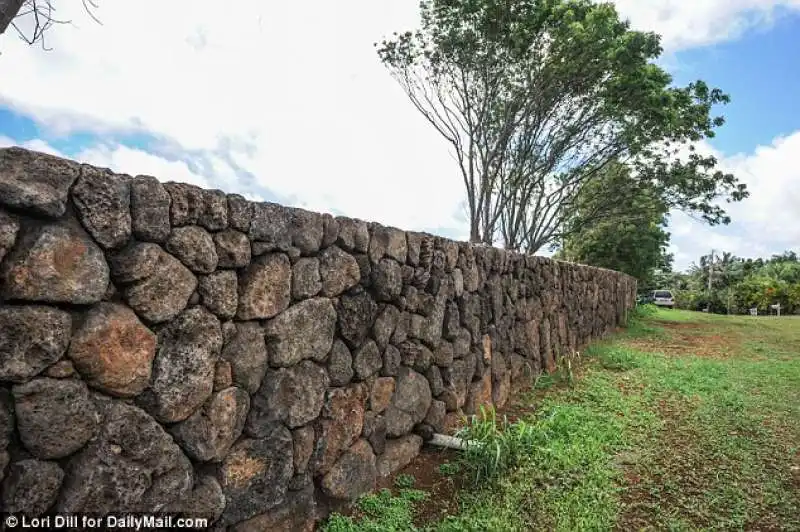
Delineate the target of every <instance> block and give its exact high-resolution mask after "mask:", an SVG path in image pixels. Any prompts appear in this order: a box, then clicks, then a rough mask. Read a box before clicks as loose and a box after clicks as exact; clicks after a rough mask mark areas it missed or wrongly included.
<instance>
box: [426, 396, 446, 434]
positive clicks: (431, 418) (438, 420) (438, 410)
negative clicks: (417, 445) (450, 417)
mask: <svg viewBox="0 0 800 532" xmlns="http://www.w3.org/2000/svg"><path fill="white" fill-rule="evenodd" d="M445 416H447V405H446V404H445V402H444V401H437V400H435V399H434V400H433V401H432V402H431V407H430V408H429V409H428V414H427V415H426V416H425V420H424V421H425V423H427V424H428V425H430V426H431V427H433V430H434V431H436V432H439V433H441V432H443V431H444V420H445Z"/></svg>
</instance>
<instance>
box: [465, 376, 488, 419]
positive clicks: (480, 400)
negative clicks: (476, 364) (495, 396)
mask: <svg viewBox="0 0 800 532" xmlns="http://www.w3.org/2000/svg"><path fill="white" fill-rule="evenodd" d="M492 404H493V403H492V374H491V372H489V371H487V372H486V373H485V374H484V376H483V378H482V379H481V380H479V381H477V382H473V383H472V384H470V385H469V392H468V393H467V402H466V404H465V405H464V412H466V413H467V414H470V415H472V414H478V413H480V410H481V407H482V406H483V407H484V408H491V407H492Z"/></svg>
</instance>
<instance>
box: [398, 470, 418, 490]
mask: <svg viewBox="0 0 800 532" xmlns="http://www.w3.org/2000/svg"><path fill="white" fill-rule="evenodd" d="M416 482H417V479H416V478H414V475H408V474H406V473H403V474H400V475H397V478H395V479H394V485H395V487H397V488H400V489H408V488H413V487H414V484H415V483H416Z"/></svg>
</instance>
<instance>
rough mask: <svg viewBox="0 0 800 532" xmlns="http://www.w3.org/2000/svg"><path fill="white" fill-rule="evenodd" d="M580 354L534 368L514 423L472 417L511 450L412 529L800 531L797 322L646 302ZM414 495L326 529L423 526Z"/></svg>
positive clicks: (387, 500)
mask: <svg viewBox="0 0 800 532" xmlns="http://www.w3.org/2000/svg"><path fill="white" fill-rule="evenodd" d="M580 364H581V367H580V369H577V370H576V368H574V367H570V368H569V369H567V368H565V367H564V366H560V367H559V370H558V371H557V372H556V373H555V374H554V375H552V376H546V377H543V378H541V379H539V381H538V382H537V385H536V389H535V390H533V391H532V392H531V394H530V397H523V398H522V400H521V403H522V404H531V403H536V409H535V412H533V413H530V414H529V415H527V417H525V418H524V419H522V420H521V423H519V424H518V425H514V426H504V425H503V423H495V424H494V425H493V426H488V427H487V426H486V425H485V423H484V425H474V426H473V434H475V431H478V433H479V435H480V434H483V436H484V437H485V438H487V441H490V442H492V445H494V447H492V448H493V449H495V450H497V449H500V452H501V453H502V452H505V453H506V455H507V456H506V458H508V457H509V456H511V458H509V459H508V460H507V462H503V460H501V459H498V458H497V452H495V458H494V462H498V460H499V461H500V462H503V464H502V467H496V468H494V469H496V471H494V472H489V473H487V472H486V471H484V472H483V477H482V482H481V484H480V485H479V487H477V488H474V487H472V488H470V489H465V490H463V491H462V492H461V493H460V508H459V511H458V513H457V515H453V516H449V517H447V518H445V519H444V520H442V521H439V522H436V523H427V524H426V526H425V527H419V529H420V530H426V531H431V532H450V531H453V532H455V531H483V530H490V531H494V530H498V531H501V530H502V531H516V530H519V531H527V530H564V531H566V530H570V531H571V530H613V529H617V530H798V531H800V320H798V319H797V318H794V317H782V318H773V317H757V318H754V317H749V316H742V317H728V316H715V315H707V314H703V313H692V312H685V311H675V310H673V311H667V310H657V311H655V310H652V309H648V308H641V309H637V311H636V312H635V313H634V314H633V316H632V319H631V322H630V323H629V326H628V328H627V329H626V330H625V331H624V332H622V333H620V334H618V335H617V336H616V337H614V338H612V339H611V340H609V341H604V342H599V343H596V344H594V345H592V346H590V347H589V348H588V349H586V350H585V351H584V352H583V353H582V358H581V361H580ZM480 431H483V432H482V433H480ZM506 434H507V435H506ZM520 434H524V437H522V436H519V435H520ZM498 441H500V442H502V445H499V444H497V442H498ZM509 441H512V443H514V442H515V443H514V445H510V444H509V443H508V442H509ZM519 441H522V443H519ZM508 449H511V450H508ZM476 457H477V455H476ZM483 459H484V460H487V457H483ZM482 463H489V466H485V467H484V469H486V468H488V467H492V466H491V464H492V463H493V462H492V461H491V460H488V462H482ZM445 469H446V470H447V471H446V472H448V473H451V474H452V472H451V471H450V470H449V467H445ZM487 471H488V470H487ZM443 472H445V471H443ZM474 473H475V468H474V467H472V468H470V461H469V457H468V456H467V457H465V460H464V461H462V468H461V474H465V475H472V474H474ZM467 485H468V486H469V485H470V484H467ZM409 493H411V495H409ZM421 496H422V495H420V494H419V493H417V492H414V491H413V490H411V491H409V490H401V491H400V492H398V494H397V495H394V496H393V495H392V494H391V493H388V492H383V493H382V494H378V495H370V496H368V497H367V498H365V499H362V500H361V501H360V502H359V508H360V509H361V510H362V511H363V512H364V517H363V518H361V519H360V520H359V519H350V518H341V516H334V517H333V518H332V519H331V520H330V521H329V523H328V524H327V528H325V530H329V531H331V530H332V531H345V530H346V531H349V532H350V531H352V532H356V531H362V530H417V528H414V527H413V522H414V515H415V514H414V500H413V499H414V498H415V497H421ZM375 497H382V498H381V499H378V500H379V501H380V504H379V505H376V504H374V503H375V501H376V499H374V498H375ZM365 505H366V508H370V507H372V506H375V507H376V508H377V507H378V506H379V507H380V512H379V511H378V510H375V511H374V512H372V511H367V510H365ZM381 512H382V513H381ZM341 523H346V526H347V527H349V528H347V527H344V528H343V526H345V525H342V524H341ZM336 527H339V528H336ZM376 527H377V528H376ZM393 527H394V528H393ZM398 527H399V528H398ZM403 527H405V528H403Z"/></svg>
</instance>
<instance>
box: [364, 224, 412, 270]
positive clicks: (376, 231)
mask: <svg viewBox="0 0 800 532" xmlns="http://www.w3.org/2000/svg"><path fill="white" fill-rule="evenodd" d="M407 256H408V248H407V246H406V234H405V233H404V232H403V231H401V230H400V229H396V228H394V227H383V226H380V225H374V226H373V227H372V231H371V234H370V240H369V259H370V261H372V262H373V263H377V262H378V261H379V260H381V259H382V258H384V257H389V258H392V259H394V260H396V261H397V262H399V263H400V264H405V262H406V258H407Z"/></svg>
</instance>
